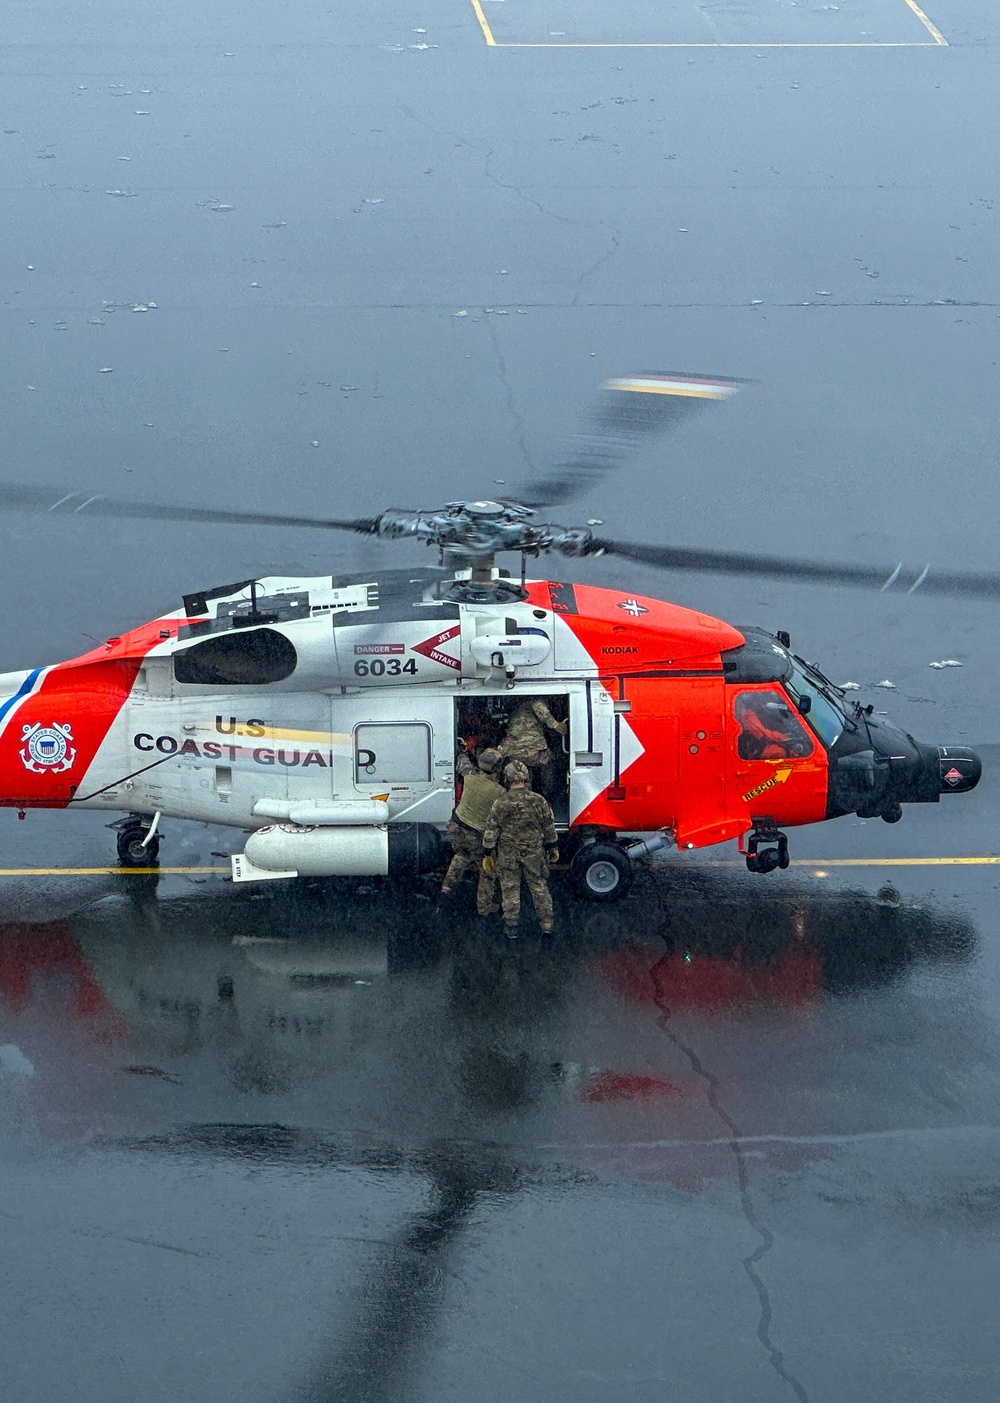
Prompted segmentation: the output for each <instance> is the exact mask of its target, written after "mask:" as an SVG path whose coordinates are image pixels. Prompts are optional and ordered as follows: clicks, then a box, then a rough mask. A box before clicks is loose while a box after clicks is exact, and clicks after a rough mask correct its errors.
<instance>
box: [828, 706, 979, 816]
mask: <svg viewBox="0 0 1000 1403" xmlns="http://www.w3.org/2000/svg"><path fill="white" fill-rule="evenodd" d="M869 725H870V735H871V740H872V748H871V749H869V750H861V751H857V752H855V753H853V754H849V755H841V756H839V757H837V759H836V760H835V761H834V764H833V766H832V767H831V775H830V799H831V809H832V812H833V813H850V812H851V810H853V811H854V812H855V813H857V814H858V815H859V816H860V817H861V818H884V819H885V821H886V822H887V823H897V822H898V821H899V819H901V818H902V816H903V810H902V805H903V804H936V803H937V802H938V801H939V799H940V798H941V795H942V794H966V793H968V791H969V790H970V789H975V787H976V785H977V784H978V783H979V780H980V777H981V775H982V773H983V762H982V761H981V760H980V758H979V756H978V755H977V754H976V752H975V751H974V750H969V749H968V748H967V747H966V746H963V745H926V744H924V742H923V741H918V740H914V738H913V737H912V736H910V735H907V734H906V732H904V731H901V730H899V729H898V727H895V726H892V725H890V724H888V723H886V722H881V723H879V724H877V725H876V724H874V723H869Z"/></svg>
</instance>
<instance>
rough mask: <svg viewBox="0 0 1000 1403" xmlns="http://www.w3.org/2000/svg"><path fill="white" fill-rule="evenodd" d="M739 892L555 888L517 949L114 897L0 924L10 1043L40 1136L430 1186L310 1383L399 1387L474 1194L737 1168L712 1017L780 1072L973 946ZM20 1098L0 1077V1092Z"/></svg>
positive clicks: (402, 928) (336, 916) (345, 1389)
mask: <svg viewBox="0 0 1000 1403" xmlns="http://www.w3.org/2000/svg"><path fill="white" fill-rule="evenodd" d="M744 886H745V881H744V879H742V878H741V877H734V876H733V875H731V874H728V873H724V872H719V873H715V874H710V875H706V874H705V873H704V871H700V870H695V869H691V870H688V871H685V872H678V871H676V870H675V871H672V872H669V873H665V872H650V873H648V874H645V876H644V878H643V879H642V880H641V881H640V882H638V883H637V884H636V888H635V890H634V894H633V897H632V899H631V900H630V901H629V902H628V903H626V904H623V905H620V906H616V907H614V908H600V907H593V906H589V905H581V906H576V905H573V906H570V905H569V902H568V899H567V904H566V907H565V908H564V910H563V911H562V913H561V915H562V920H561V922H560V929H561V930H562V931H563V932H564V934H563V935H562V936H561V937H559V938H557V939H555V940H553V941H545V942H543V941H539V940H536V941H531V940H525V941H522V942H518V943H517V944H513V943H511V942H508V941H506V939H505V938H504V937H503V936H502V935H501V934H500V933H499V931H495V932H494V931H491V930H490V928H489V927H488V926H484V924H483V923H482V922H481V921H479V920H478V919H477V918H476V917H475V916H474V915H473V914H472V913H471V912H469V913H468V914H465V913H463V911H462V910H461V909H459V910H458V911H457V912H456V911H455V910H454V909H452V908H449V909H448V910H447V911H446V912H443V913H442V912H440V911H439V910H438V909H437V908H436V905H435V903H434V901H433V899H432V898H431V896H430V895H429V894H428V892H426V891H425V892H420V891H408V892H404V891H402V890H399V889H394V888H390V887H388V886H378V885H375V884H372V885H370V886H367V887H363V886H362V887H358V886H357V885H353V886H344V885H341V884H338V883H336V882H332V883H326V884H322V885H321V886H320V887H319V889H318V890H314V891H312V892H311V893H310V892H303V891H299V890H296V891H291V892H283V891H274V890H273V889H269V890H266V891H264V892H253V893H250V894H246V893H244V892H239V891H235V890H233V889H232V888H223V889H220V890H219V891H217V892H216V893H215V894H214V895H211V894H206V892H205V891H204V890H200V891H199V893H198V895H197V897H196V898H195V899H188V898H186V897H176V898H168V899H162V898H159V899H158V898H156V896H155V893H149V894H148V895H149V897H150V899H147V900H141V901H136V900H132V899H130V898H129V897H128V896H127V895H124V894H120V889H116V892H118V894H116V895H112V896H108V897H106V898H105V899H103V900H101V901H100V902H98V903H96V904H94V905H92V906H90V907H89V908H87V909H85V910H83V911H80V912H78V913H77V914H75V915H73V916H70V917H68V918H64V919H62V920H60V921H56V922H49V923H46V924H39V925H37V926H31V925H29V924H24V923H18V924H9V925H6V926H4V925H0V1043H3V1044H7V1045H9V1046H13V1047H15V1048H16V1049H18V1050H19V1053H20V1054H21V1055H23V1056H24V1057H25V1058H26V1059H28V1060H29V1061H30V1063H31V1065H32V1067H33V1068H34V1069H35V1070H36V1071H37V1073H38V1075H37V1076H36V1077H34V1078H33V1080H32V1084H31V1090H30V1093H29V1097H28V1100H29V1103H30V1105H31V1125H32V1127H33V1133H34V1134H35V1135H36V1136H38V1137H41V1138H42V1139H46V1138H48V1139H52V1138H56V1139H60V1138H65V1136H67V1135H86V1136H88V1137H89V1138H90V1139H91V1140H93V1139H95V1138H96V1139H97V1140H98V1141H100V1142H103V1143H108V1142H110V1143H112V1144H114V1145H116V1146H119V1147H125V1148H128V1149H130V1150H132V1151H133V1152H139V1153H148V1154H158V1155H159V1154H169V1155H181V1156H187V1157H191V1156H195V1157H211V1158H218V1157H225V1158H229V1159H235V1160H242V1161H246V1162H248V1163H256V1164H261V1165H269V1164H282V1163H293V1164H298V1165H313V1166H317V1167H320V1168H334V1167H337V1166H344V1167H351V1168H360V1169H368V1170H375V1171H378V1172H384V1173H392V1174H397V1175H403V1176H407V1177H408V1178H410V1179H412V1180H413V1181H414V1182H415V1183H418V1184H422V1185H423V1186H424V1188H425V1190H426V1193H427V1205H426V1207H425V1208H423V1209H422V1210H421V1211H419V1212H416V1213H414V1214H413V1215H412V1216H411V1217H410V1218H409V1219H408V1220H407V1221H406V1222H405V1223H404V1224H403V1226H402V1227H401V1228H400V1229H399V1231H398V1232H397V1233H396V1235H395V1236H393V1237H390V1238H389V1239H388V1240H387V1241H385V1242H384V1243H383V1244H382V1245H381V1246H380V1247H379V1248H377V1249H375V1250H374V1252H373V1255H372V1260H371V1262H370V1265H369V1272H368V1280H367V1281H366V1282H365V1284H364V1285H363V1287H362V1288H361V1289H360V1291H359V1292H358V1295H357V1300H358V1303H359V1304H358V1306H357V1313H356V1318H355V1320H354V1322H353V1324H352V1326H351V1328H350V1329H349V1330H348V1331H347V1333H346V1335H341V1336H340V1338H338V1340H337V1343H336V1347H335V1348H331V1349H330V1350H329V1351H328V1352H327V1354H326V1355H325V1357H321V1358H320V1359H318V1360H316V1361H315V1362H314V1364H313V1365H312V1367H311V1368H310V1369H309V1370H307V1371H306V1374H305V1375H304V1376H303V1378H302V1379H301V1380H300V1383H299V1386H298V1388H297V1391H296V1394H295V1396H296V1397H298V1398H301V1399H309V1400H316V1403H318V1400H321V1399H327V1398H330V1399H332V1398H336V1399H338V1400H348V1403H363V1400H368V1399H372V1400H374V1399H386V1398H392V1397H395V1396H397V1394H398V1392H399V1390H400V1389H401V1387H402V1380H403V1379H404V1377H405V1375H406V1374H407V1372H408V1371H409V1369H410V1368H411V1367H412V1363H413V1360H414V1358H415V1357H416V1355H417V1353H418V1352H419V1350H420V1349H421V1348H422V1347H423V1345H424V1343H425V1341H426V1340H427V1338H428V1337H429V1336H430V1334H431V1333H432V1332H431V1328H430V1322H431V1318H432V1315H433V1313H434V1311H435V1309H436V1306H437V1305H438V1303H439V1302H440V1301H441V1299H442V1296H443V1294H444V1292H445V1291H446V1290H447V1281H448V1273H447V1261H448V1258H449V1254H451V1253H452V1252H453V1250H454V1248H455V1244H456V1243H457V1241H458V1240H459V1239H460V1237H461V1235H462V1233H463V1229H464V1228H465V1227H466V1226H467V1224H468V1222H469V1219H470V1217H471V1215H472V1214H473V1213H474V1211H475V1209H476V1206H477V1204H478V1203H479V1202H481V1201H482V1199H483V1196H484V1195H487V1196H490V1197H491V1198H493V1199H495V1198H497V1197H500V1198H503V1197H504V1196H507V1195H516V1194H519V1193H523V1192H527V1191H529V1190H530V1189H531V1187H532V1186H533V1185H535V1184H538V1183H545V1182H549V1181H553V1182H559V1183H564V1182H566V1177H567V1175H569V1176H570V1177H571V1179H573V1180H574V1181H575V1180H577V1179H580V1178H581V1177H582V1179H583V1180H584V1181H588V1180H591V1179H594V1178H596V1179H598V1180H600V1181H606V1180H608V1179H609V1178H617V1179H623V1180H625V1181H631V1182H637V1181H644V1182H647V1183H649V1182H655V1183H660V1184H664V1185H667V1186H671V1187H673V1188H674V1189H679V1190H682V1191H685V1192H696V1191H698V1190H699V1189H700V1188H701V1187H702V1185H703V1184H704V1183H705V1182H706V1181H709V1180H713V1179H720V1178H729V1179H732V1178H733V1177H734V1175H735V1174H736V1173H737V1168H738V1165H737V1159H738V1156H734V1150H733V1132H732V1130H731V1128H728V1127H727V1125H726V1124H722V1123H720V1119H719V1115H718V1106H717V1104H714V1103H712V1100H711V1097H710V1095H709V1094H708V1093H707V1090H706V1082H705V1078H704V1077H703V1076H701V1075H699V1073H698V1071H697V1067H696V1064H695V1062H694V1061H693V1060H692V1058H691V1057H689V1056H688V1055H687V1049H688V1048H689V1046H690V1044H691V1042H692V1041H697V1040H698V1039H701V1040H703V1041H704V1040H705V1039H710V1038H711V1037H712V1036H713V1033H712V1030H713V1028H721V1029H723V1030H724V1032H725V1036H726V1038H727V1039H732V1038H734V1037H738V1036H745V1037H746V1038H747V1039H748V1044H747V1045H748V1046H750V1045H753V1040H756V1041H757V1044H761V1045H762V1044H766V1043H767V1042H768V1040H769V1039H772V1040H773V1039H775V1038H777V1039H779V1040H781V1047H782V1051H783V1054H784V1053H787V1039H788V1038H789V1037H791V1038H793V1039H794V1038H795V1037H796V1036H797V1035H798V1030H799V1029H800V1027H801V1024H802V1020H803V1019H806V1020H809V1019H813V1018H815V1017H816V1016H818V1015H821V1014H822V1011H823V1008H824V1006H825V1005H827V1004H833V1005H835V1004H836V1003H837V1002H838V1001H839V1000H841V999H843V998H844V997H850V996H851V995H852V994H855V993H859V992H862V991H867V990H870V989H872V988H875V987H879V986H886V985H888V984H891V983H892V982H893V981H899V980H902V979H904V978H905V977H906V975H907V972H908V971H910V970H913V969H915V968H916V967H918V966H920V965H921V964H926V963H938V962H949V961H950V962H962V961H965V960H968V959H970V958H971V957H972V955H973V954H974V951H975V947H976V939H977V937H976V932H975V929H974V927H973V925H972V924H971V922H970V921H969V920H968V919H967V918H966V917H964V916H963V915H961V914H958V913H955V912H947V913H946V912H944V911H941V910H939V909H936V908H934V907H932V906H929V905H926V904H922V903H918V902H912V901H906V900H903V899H902V898H901V897H900V896H899V894H898V893H897V892H895V891H894V890H893V889H891V888H888V887H886V888H883V889H882V890H881V891H880V892H879V893H877V894H876V895H874V896H873V895H872V894H871V893H868V892H864V891H850V890H848V891H845V890H840V891H835V890H826V889H820V890H817V889H816V888H814V887H812V886H809V887H806V886H798V885H796V884H794V883H789V884H787V885H785V886H783V887H782V888H781V889H780V890H776V891H775V893H774V894H773V895H769V896H767V897H764V898H761V897H760V896H759V895H757V893H755V899H754V901H753V902H748V901H747V900H746V897H745V891H744ZM345 896H346V897H347V898H348V899H345ZM734 1030H735V1031H734ZM737 1066H738V1071H731V1072H730V1073H729V1074H728V1075H729V1076H730V1078H731V1080H730V1081H728V1082H727V1083H726V1084H725V1086H724V1088H723V1090H724V1092H725V1094H726V1095H729V1094H730V1093H733V1094H736V1093H743V1092H745V1091H746V1090H747V1088H748V1087H749V1088H750V1089H751V1090H752V1091H754V1092H756V1091H757V1090H758V1086H757V1085H756V1084H755V1077H756V1082H757V1083H762V1082H767V1083H768V1084H769V1085H773V1083H774V1081H775V1079H774V1077H773V1064H768V1063H767V1062H766V1059H765V1066H770V1068H771V1070H770V1073H768V1072H767V1071H765V1072H764V1074H763V1075H761V1076H757V1072H756V1071H755V1068H754V1065H753V1063H752V1057H751V1058H748V1059H747V1060H746V1063H741V1062H739V1061H738V1060H737ZM9 1080H10V1077H9V1075H7V1074H6V1073H5V1072H4V1068H3V1066H2V1065H0V1098H2V1097H3V1096H4V1095H5V1085H6V1082H7V1081H9ZM778 1091H779V1092H780V1087H779V1088H778ZM70 1102H72V1113H70V1111H69V1109H68V1107H69V1104H70ZM768 1138H769V1137H767V1136H764V1137H761V1139H762V1140H766V1139H768ZM773 1138H778V1137H773ZM820 1138H821V1137H820ZM767 1152H768V1156H769V1160H770V1161H771V1162H772V1163H774V1164H776V1165H778V1166H779V1167H784V1168H787V1169H795V1168H797V1167H799V1166H801V1165H802V1164H803V1163H805V1162H806V1161H808V1160H811V1159H815V1158H817V1157H818V1156H820V1155H821V1154H823V1153H824V1150H823V1148H822V1146H821V1145H817V1144H814V1143H810V1142H809V1137H808V1136H806V1137H802V1138H801V1139H800V1140H799V1141H796V1139H795V1137H791V1139H790V1141H789V1143H787V1144H776V1145H769V1146H768V1147H767Z"/></svg>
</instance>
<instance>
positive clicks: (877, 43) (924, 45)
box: [472, 0, 948, 49]
mask: <svg viewBox="0 0 1000 1403" xmlns="http://www.w3.org/2000/svg"><path fill="white" fill-rule="evenodd" d="M472 3H473V4H474V5H475V3H476V0H472ZM906 3H907V4H909V0H906ZM933 32H935V33H936V32H937V31H936V30H935V31H933ZM488 42H492V46H493V47H494V48H497V49H933V48H937V47H939V45H941V44H947V42H948V41H947V39H945V38H943V37H942V38H941V39H886V40H871V39H862V40H858V41H856V42H850V41H846V40H845V41H844V42H842V43H841V42H836V43H829V42H826V41H819V40H814V41H812V42H808V41H807V42H805V43H796V44H789V43H766V44H749V43H739V44H723V43H716V42H698V43H694V42H692V43H644V44H640V43H633V42H631V41H630V42H627V43H623V44H608V43H600V42H598V43H587V44H547V43H545V42H540V43H535V44H529V43H520V44H517V43H503V42H501V43H499V44H498V43H497V42H496V40H495V39H494V40H492V41H488Z"/></svg>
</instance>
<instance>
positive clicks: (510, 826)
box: [483, 760, 559, 938]
mask: <svg viewBox="0 0 1000 1403" xmlns="http://www.w3.org/2000/svg"><path fill="white" fill-rule="evenodd" d="M503 773H504V780H505V781H506V783H507V785H508V786H509V787H508V789H507V792H506V794H503V793H502V794H501V795H500V797H499V798H498V799H497V801H496V803H495V804H494V805H493V808H492V809H491V810H490V816H489V820H488V822H487V824H486V828H485V830H484V832H483V851H484V853H485V856H484V858H483V871H484V872H485V873H486V874H487V875H488V876H489V877H492V876H494V875H496V877H497V878H498V880H499V882H500V899H501V901H502V903H503V919H504V927H505V929H506V931H507V934H508V935H509V936H511V937H512V938H516V936H517V923H518V920H519V919H520V915H521V878H522V877H523V878H524V882H525V885H526V886H527V888H528V891H529V892H530V893H531V900H532V902H533V903H534V907H535V915H536V916H537V917H538V924H539V925H540V926H541V928H542V932H543V933H544V934H545V935H549V934H551V932H552V896H551V894H550V892H549V880H548V868H549V867H550V866H551V865H553V864H554V863H556V862H558V861H559V849H558V847H557V843H558V836H557V834H556V826H555V820H554V818H553V816H552V809H551V808H550V807H549V803H548V800H547V799H544V798H543V797H542V795H541V794H536V793H535V792H534V790H532V789H529V788H528V779H529V773H528V767H527V765H526V764H525V763H524V762H523V761H522V760H509V761H508V762H507V764H506V765H505V766H504V772H503Z"/></svg>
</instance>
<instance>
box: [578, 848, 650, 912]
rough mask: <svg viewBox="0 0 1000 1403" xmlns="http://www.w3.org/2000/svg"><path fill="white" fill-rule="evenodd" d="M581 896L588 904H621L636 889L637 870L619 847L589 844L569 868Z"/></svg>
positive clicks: (580, 851)
mask: <svg viewBox="0 0 1000 1403" xmlns="http://www.w3.org/2000/svg"><path fill="white" fill-rule="evenodd" d="M569 875H570V880H571V881H572V883H573V885H574V887H575V888H576V893H577V896H580V897H583V898H584V899H585V900H586V901H604V902H608V901H620V900H621V899H622V897H623V896H627V895H628V893H629V891H630V890H631V887H632V879H633V877H634V876H635V869H634V867H633V866H632V859H631V858H630V857H629V855H628V853H627V852H625V850H624V848H620V847H618V845H617V844H616V843H587V844H586V845H585V846H584V847H582V848H581V849H580V850H579V852H578V853H577V854H576V856H575V857H574V858H573V861H572V862H571V863H570V866H569Z"/></svg>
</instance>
